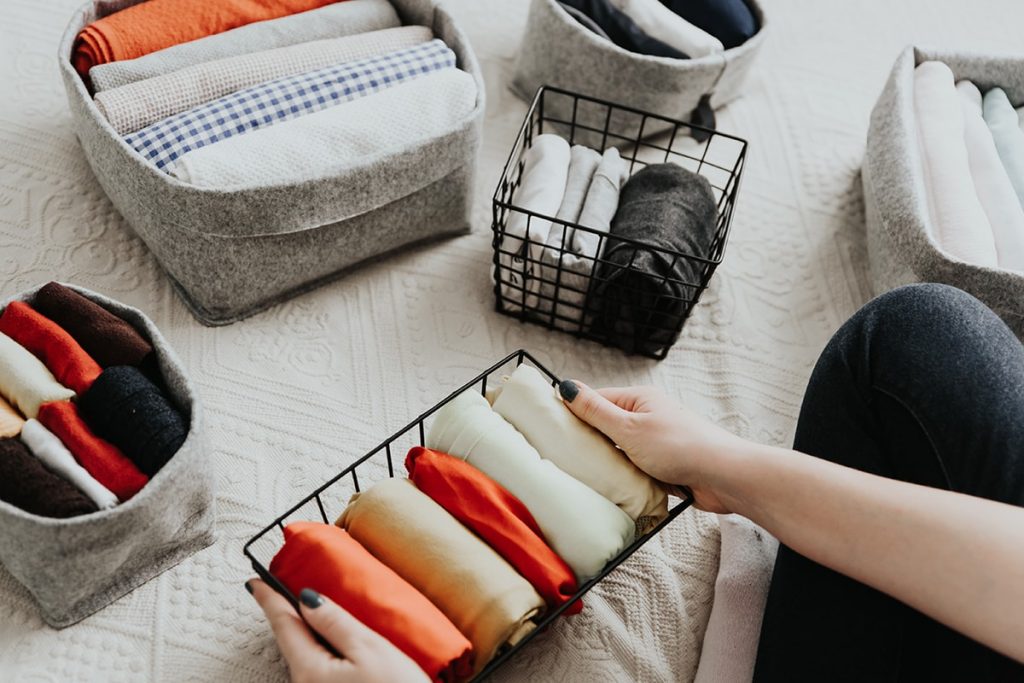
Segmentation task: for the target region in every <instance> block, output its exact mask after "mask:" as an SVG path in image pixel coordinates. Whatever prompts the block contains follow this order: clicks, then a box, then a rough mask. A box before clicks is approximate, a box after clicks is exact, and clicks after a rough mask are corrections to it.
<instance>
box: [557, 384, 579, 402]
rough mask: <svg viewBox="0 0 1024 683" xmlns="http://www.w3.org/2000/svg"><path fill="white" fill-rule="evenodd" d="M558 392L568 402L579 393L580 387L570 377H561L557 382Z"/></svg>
mask: <svg viewBox="0 0 1024 683" xmlns="http://www.w3.org/2000/svg"><path fill="white" fill-rule="evenodd" d="M558 393H560V394H561V395H562V398H564V399H565V400H566V401H568V402H569V403H572V400H573V399H574V398H576V396H577V395H578V394H579V393H580V388H579V387H578V386H576V383H575V382H573V381H572V380H571V379H563V380H562V381H561V382H559V384H558Z"/></svg>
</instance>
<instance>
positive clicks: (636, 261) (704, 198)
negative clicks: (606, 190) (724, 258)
mask: <svg viewBox="0 0 1024 683" xmlns="http://www.w3.org/2000/svg"><path fill="white" fill-rule="evenodd" d="M717 224H718V207H717V206H716V204H715V196H714V193H713V192H712V190H711V185H710V183H708V181H707V178H704V177H703V176H701V175H699V174H697V173H694V172H692V171H688V170H686V169H684V168H682V167H681V166H677V165H676V164H671V163H668V164H652V165H650V166H647V167H646V168H644V169H642V170H640V171H638V172H637V173H635V174H634V175H633V176H632V177H631V178H630V179H629V180H628V181H626V184H625V185H623V187H622V192H621V195H620V198H619V207H618V210H617V211H616V212H615V218H614V219H613V220H612V225H611V231H610V233H609V238H608V242H607V246H606V247H605V251H604V254H603V257H602V263H601V267H600V268H599V269H598V281H597V282H596V283H595V286H594V294H595V298H596V306H595V308H596V314H595V317H594V322H593V330H592V331H593V332H594V333H596V334H599V335H601V336H603V337H605V338H608V339H609V340H611V341H614V342H615V343H616V344H618V345H620V346H621V347H622V348H624V349H625V350H627V351H631V352H642V353H656V352H657V351H659V350H660V349H662V348H663V347H665V346H666V345H669V344H672V343H673V342H674V341H675V338H676V336H677V335H678V328H679V325H680V323H681V322H682V315H683V313H684V311H685V310H686V308H687V306H689V305H690V303H691V302H692V301H693V298H694V297H695V296H696V294H697V291H698V288H699V285H700V281H701V275H702V272H703V269H704V265H705V264H704V263H702V262H700V261H695V260H692V259H689V258H683V257H677V256H676V254H683V255H685V256H693V257H698V258H704V259H707V258H710V256H711V248H712V245H713V243H714V239H715V233H716V231H717ZM616 237H625V238H629V239H632V240H637V241H638V242H642V243H643V246H638V245H635V244H633V243H631V242H625V241H621V240H617V239H615V238H616ZM649 247H650V248H649ZM666 252H668V253H666Z"/></svg>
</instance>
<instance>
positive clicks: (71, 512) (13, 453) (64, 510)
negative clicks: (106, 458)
mask: <svg viewBox="0 0 1024 683" xmlns="http://www.w3.org/2000/svg"><path fill="white" fill-rule="evenodd" d="M0 500H2V501H4V502H5V503H10V504H11V505H13V506H15V507H17V508H20V509H22V510H24V511H25V512H29V513H32V514H33V515H39V516H40V517H56V518H60V519H64V518H67V517H77V516H78V515H87V514H89V513H91V512H96V509H97V508H96V504H95V503H93V502H92V501H91V500H89V499H88V498H87V497H86V496H85V494H84V493H82V492H81V491H79V490H78V489H76V488H75V487H74V486H73V485H71V483H70V482H68V481H66V480H64V479H63V478H62V477H60V476H58V475H56V474H54V473H53V472H51V471H50V470H48V469H46V467H45V466H44V465H43V463H42V462H40V461H39V460H38V459H37V458H36V457H35V456H33V455H32V453H30V452H29V450H28V447H27V446H26V445H25V444H23V443H22V442H21V441H19V440H18V439H12V438H3V439H0Z"/></svg>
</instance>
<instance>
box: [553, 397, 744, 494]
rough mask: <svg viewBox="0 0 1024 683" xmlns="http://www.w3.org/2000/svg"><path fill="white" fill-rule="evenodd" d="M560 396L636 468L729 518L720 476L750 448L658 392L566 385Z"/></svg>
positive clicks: (740, 440) (732, 435) (735, 437)
mask: <svg viewBox="0 0 1024 683" xmlns="http://www.w3.org/2000/svg"><path fill="white" fill-rule="evenodd" d="M558 389H559V392H560V393H561V395H562V398H563V399H564V400H565V402H566V405H568V406H569V409H570V410H572V412H573V413H575V414H576V416H577V417H579V418H580V419H581V420H583V421H584V422H587V423H589V424H590V425H592V426H593V427H595V428H596V429H598V430H599V431H601V432H603V433H604V434H605V435H607V436H608V438H610V439H611V440H612V441H614V442H615V443H616V444H617V445H618V446H619V448H621V449H622V450H623V451H625V453H626V455H628V456H629V459H630V460H632V461H633V462H634V463H635V464H636V466H637V467H639V468H640V469H642V470H643V471H644V472H646V473H647V474H649V475H651V476H652V477H654V478H655V479H658V480H660V481H662V482H665V483H666V484H670V485H675V486H686V487H687V488H689V489H690V491H692V492H693V496H694V504H695V505H696V506H697V507H698V508H700V509H701V510H706V511H708V512H718V513H723V514H724V513H729V512H731V510H730V509H729V507H728V505H727V504H726V503H724V502H723V499H722V496H721V495H720V492H719V491H717V490H716V482H717V481H718V474H719V473H720V472H723V471H726V470H727V469H728V468H729V467H733V466H738V465H736V464H734V462H735V460H736V459H737V458H738V457H739V455H740V454H741V453H742V452H744V451H745V447H746V446H748V445H749V443H748V442H747V441H746V440H744V439H742V438H740V437H738V436H736V435H734V434H732V433H730V432H728V431H726V430H724V429H722V428H721V427H719V426H718V425H715V424H714V423H712V422H710V421H708V420H706V419H705V418H702V417H700V416H699V415H697V414H696V413H694V412H692V411H690V410H687V409H686V408H684V407H683V406H682V405H680V404H679V403H678V402H676V401H675V400H674V399H672V398H670V397H668V396H667V395H665V393H664V392H662V391H661V390H660V389H657V388H655V387H625V388H609V389H591V388H590V387H588V386H587V385H586V384H583V383H582V382H577V381H574V380H565V381H563V382H562V383H561V384H560V385H559V387H558Z"/></svg>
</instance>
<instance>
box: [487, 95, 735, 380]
mask: <svg viewBox="0 0 1024 683" xmlns="http://www.w3.org/2000/svg"><path fill="white" fill-rule="evenodd" d="M554 98H567V99H568V100H571V107H569V106H567V105H568V102H567V101H564V100H563V101H560V102H554ZM545 102H548V103H549V105H550V106H549V109H556V110H558V111H569V110H570V109H571V111H572V116H571V118H569V120H566V119H564V118H557V117H556V116H555V115H545ZM583 107H585V108H587V109H588V110H589V113H590V114H593V112H594V111H595V108H603V111H604V112H605V113H604V116H603V119H604V121H603V126H602V127H600V128H598V127H595V126H593V125H587V124H586V123H584V122H582V121H581V120H580V119H581V118H583V117H582V116H581V111H580V110H581V108H583ZM586 118H587V119H588V120H591V121H592V120H594V119H595V118H601V117H600V116H598V117H594V116H587V117H586ZM627 118H628V119H630V120H632V121H634V122H635V121H636V119H637V118H638V119H639V126H634V125H629V126H625V125H624V124H622V121H623V120H624V119H627ZM616 122H619V123H618V125H621V126H623V127H622V128H621V129H616V128H615V126H616V125H617V124H616ZM546 126H547V127H548V128H553V129H554V130H555V131H556V132H559V133H562V134H563V135H564V136H565V137H567V139H568V141H569V143H570V144H574V143H576V142H577V141H578V138H581V137H582V138H591V139H593V138H595V137H596V136H598V135H599V136H600V146H601V149H604V148H606V147H607V146H608V145H609V143H610V144H612V145H615V146H617V147H620V153H621V154H622V157H623V159H625V160H626V161H628V162H629V172H630V174H632V173H633V172H634V170H636V169H637V166H641V167H642V166H646V165H648V164H649V163H652V161H647V160H644V159H642V158H641V157H642V156H643V155H644V154H645V153H647V154H648V156H649V158H652V157H653V158H655V160H656V161H657V162H670V161H676V162H678V163H680V165H682V166H684V167H686V166H694V165H696V168H694V169H692V170H695V171H696V172H697V173H701V174H702V175H704V176H705V177H707V178H708V180H709V182H710V183H711V186H712V188H713V189H714V190H715V191H717V193H719V194H720V197H719V200H718V223H717V226H716V231H715V236H714V239H713V240H712V243H711V248H710V250H709V253H707V254H684V253H680V252H676V251H671V250H668V249H664V248H661V247H658V246H655V245H650V244H645V243H644V242H643V241H642V240H634V239H629V238H625V237H618V236H610V235H608V233H606V232H604V231H600V230H595V229H593V228H591V227H590V226H586V225H580V224H578V223H572V222H568V221H563V220H558V219H556V218H555V217H553V216H545V215H543V214H539V213H536V212H534V211H530V210H528V209H524V208H523V207H520V206H517V205H516V204H515V203H514V200H515V196H514V195H515V191H516V189H517V188H518V187H519V185H520V183H521V181H522V173H523V154H524V153H525V151H526V149H528V148H529V147H530V146H531V145H532V144H533V138H534V136H535V135H539V134H542V133H543V132H544V131H545V127H546ZM627 128H628V129H629V130H627ZM633 128H635V129H636V130H635V132H634V130H633ZM652 130H656V131H658V132H656V133H654V134H653V135H652V134H649V133H647V132H645V131H652ZM695 131H699V132H701V133H703V134H704V135H706V136H707V138H706V139H704V140H703V141H702V142H699V143H694V144H699V145H700V146H701V148H702V151H701V153H700V155H699V156H695V155H694V154H691V153H688V152H686V151H683V150H681V149H680V147H681V145H682V142H681V141H682V140H683V139H684V138H685V137H686V134H689V133H693V132H695ZM549 132H550V131H549ZM681 132H682V133H683V134H684V135H680V133H681ZM661 135H668V136H669V137H668V143H667V144H664V145H663V144H659V141H660V138H659V137H658V136H661ZM702 137H703V136H702ZM725 140H729V141H732V142H731V143H728V145H729V147H734V148H735V159H734V161H733V163H732V165H731V167H730V166H725V165H722V164H720V163H716V162H714V161H711V160H709V159H708V158H707V157H708V150H709V149H711V148H712V146H715V145H716V142H717V143H718V145H719V146H722V145H724V144H726V143H724V142H723V141H725ZM746 153H747V142H746V141H745V140H743V139H742V138H738V137H736V136H733V135H727V134H725V133H720V132H718V131H715V130H711V129H709V128H704V127H703V126H698V125H695V124H691V123H687V122H685V121H681V120H676V119H671V118H668V117H664V116H659V115H657V114H652V113H650V112H645V111H642V110H640V109H634V108H632V107H628V106H625V105H621V104H616V103H614V102H609V101H607V100H602V99H598V98H595V97H588V96H585V95H580V94H578V93H574V92H571V91H568V90H563V89H561V88H555V87H551V86H543V87H541V88H540V89H539V90H538V91H537V94H536V95H535V96H534V99H533V102H532V103H531V105H530V109H529V111H528V113H527V115H526V119H525V120H524V121H523V125H522V127H521V128H520V130H519V135H518V136H517V138H516V141H515V144H514V145H513V147H512V151H511V153H510V154H509V157H508V161H507V162H506V164H505V168H504V171H503V172H502V175H501V180H500V181H499V183H498V187H497V188H496V189H495V191H494V197H493V214H492V222H491V229H492V231H493V232H494V238H493V241H492V247H493V252H494V258H493V265H494V296H495V310H497V311H498V312H499V313H503V314H505V315H509V316H512V317H514V318H517V319H519V320H520V321H524V322H530V323H534V324H538V325H541V326H543V327H547V328H550V329H556V330H560V331H563V332H568V333H569V334H572V335H573V336H576V337H580V338H585V339H591V340H594V341H597V342H599V343H602V344H605V345H608V346H616V347H619V348H622V349H624V350H626V351H627V352H629V353H638V354H640V355H644V356H648V357H651V358H655V359H657V360H661V359H663V358H665V356H667V355H668V351H669V348H670V347H671V346H672V345H673V344H674V343H675V342H676V341H677V340H678V338H679V334H680V333H681V331H682V329H683V324H684V323H685V322H686V320H687V318H688V317H689V315H690V312H691V311H692V310H693V306H694V305H696V303H697V302H698V301H699V299H700V296H701V294H703V292H704V290H705V289H706V288H707V286H708V282H709V281H710V280H711V276H712V275H713V274H714V272H715V269H716V268H717V267H718V264H719V263H721V262H722V257H723V255H724V253H725V247H726V244H727V242H728V238H729V228H730V226H731V224H732V217H733V211H734V207H735V204H736V196H737V193H738V192H739V185H740V179H741V177H742V174H743V165H744V162H745V160H746ZM659 157H660V158H659ZM714 175H722V176H723V177H725V180H724V182H722V181H721V180H719V179H716V178H713V177H712V176H714ZM513 213H521V214H524V215H525V216H526V220H527V236H526V237H525V238H524V239H523V244H522V245H520V247H519V248H518V249H516V250H515V252H513V251H509V250H502V246H501V245H502V241H503V238H504V237H505V235H506V232H505V229H506V227H507V225H508V222H509V218H510V217H511V216H512V214H513ZM534 220H537V221H544V222H549V221H550V222H551V224H552V226H554V227H553V229H561V230H562V241H561V244H560V245H559V247H558V258H557V261H556V262H555V263H551V262H550V261H542V260H541V259H537V258H535V257H534V256H531V255H530V249H529V247H530V245H535V246H536V247H539V248H543V247H544V246H545V245H543V244H541V243H540V242H538V241H533V240H531V239H530V238H529V235H530V229H529V228H530V226H531V224H532V222H533V221H534ZM572 231H581V232H585V233H590V234H592V235H595V236H596V237H597V240H598V250H597V254H598V256H597V257H589V256H583V257H579V256H578V255H576V254H574V253H573V252H572V250H571V249H569V248H567V247H566V236H567V235H570V234H571V233H572ZM609 243H613V244H614V246H613V247H612V249H613V250H620V249H626V250H630V249H631V250H632V256H631V257H630V260H629V262H628V263H627V265H626V266H625V267H623V266H622V265H620V264H616V263H613V262H611V261H609V260H608V258H607V256H608V253H607V250H606V245H607V244H609ZM549 249H550V247H549ZM642 252H650V253H653V254H656V255H658V257H660V258H662V259H664V260H665V263H667V264H668V267H667V268H665V272H666V273H671V272H672V270H673V267H674V266H675V264H676V263H677V262H678V261H679V260H680V259H683V260H686V261H690V262H691V263H692V264H693V265H694V266H695V268H696V269H699V272H700V277H699V279H698V281H696V282H687V281H684V280H679V279H676V278H674V277H670V276H668V275H666V276H665V277H663V278H662V281H661V284H662V285H666V284H667V285H669V286H670V287H669V288H671V289H674V290H675V291H677V292H679V294H678V295H670V294H664V293H662V294H659V295H658V297H657V299H656V301H655V303H654V304H653V305H652V306H650V307H636V308H635V309H634V310H635V311H636V312H637V313H638V314H639V315H641V316H642V319H643V322H642V323H641V324H639V325H633V326H632V330H633V331H632V333H631V334H623V333H622V332H621V331H618V332H617V331H613V330H608V329H606V328H604V327H603V326H595V325H592V324H591V323H592V322H593V320H594V319H595V316H596V315H597V314H598V313H599V302H598V301H597V299H598V298H599V297H596V296H594V292H595V287H600V286H601V285H602V284H603V283H606V282H609V281H611V277H612V276H613V274H618V273H621V272H622V271H624V270H626V271H628V270H633V269H634V268H633V264H634V261H635V260H636V257H637V254H639V253H642ZM627 253H628V251H627ZM567 256H571V257H572V258H573V259H580V260H581V261H583V262H584V263H586V264H587V267H586V269H587V270H589V271H590V275H589V276H587V275H584V276H583V277H585V278H586V281H587V284H586V286H585V288H582V287H574V286H572V285H567V284H566V280H567V279H569V278H575V279H577V280H578V279H579V278H580V277H581V276H580V275H579V273H578V272H571V271H569V270H568V269H567V268H566V267H565V265H564V264H565V262H566V257H567ZM502 257H507V258H505V259H504V260H505V261H507V262H511V263H514V264H515V265H516V267H515V268H513V267H511V266H510V265H509V264H508V263H505V264H503V263H502V260H503V258H502ZM520 264H521V265H520ZM528 281H530V282H531V285H530V287H527V285H526V283H527V282H528ZM520 283H521V284H520ZM545 286H547V288H548V289H551V290H552V291H551V292H544V291H543V288H544V287H545ZM617 286H618V285H617ZM537 288H541V289H540V291H537ZM664 289H665V287H662V290H664ZM503 290H507V291H503ZM528 290H529V291H528ZM626 291H629V290H628V288H627V290H626ZM581 297H582V299H581ZM528 301H534V302H537V305H534V306H528V305H527V303H528ZM666 310H668V311H669V313H667V314H666ZM641 328H643V329H646V330H648V331H652V332H653V333H651V334H646V333H645V334H643V335H641V334H640V333H639V332H638V330H640V329H641ZM640 337H643V338H640Z"/></svg>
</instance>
